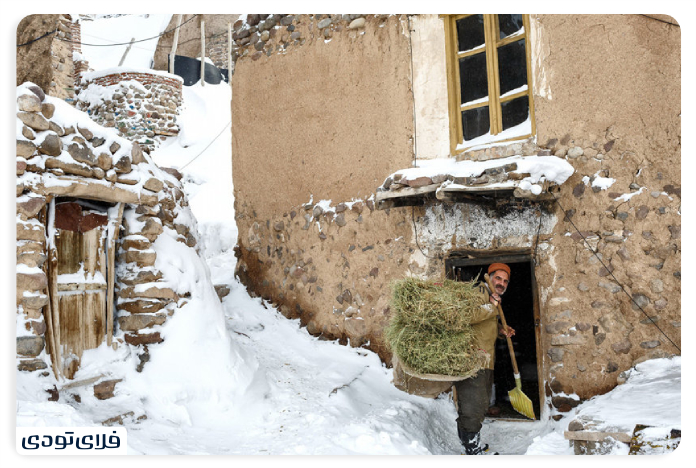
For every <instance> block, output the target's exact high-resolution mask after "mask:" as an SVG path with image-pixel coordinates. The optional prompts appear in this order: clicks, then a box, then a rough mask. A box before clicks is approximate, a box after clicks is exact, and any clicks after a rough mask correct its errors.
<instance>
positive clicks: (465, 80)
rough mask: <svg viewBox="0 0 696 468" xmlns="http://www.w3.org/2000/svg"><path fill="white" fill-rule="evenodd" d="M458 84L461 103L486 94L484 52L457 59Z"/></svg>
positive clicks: (486, 80)
mask: <svg viewBox="0 0 696 468" xmlns="http://www.w3.org/2000/svg"><path fill="white" fill-rule="evenodd" d="M459 85H460V87H461V91H462V102H461V103H462V104H465V103H467V102H471V101H473V100H475V99H480V98H482V97H486V96H488V74H487V73H486V53H485V52H482V53H480V54H476V55H470V56H469V57H464V58H462V59H459Z"/></svg>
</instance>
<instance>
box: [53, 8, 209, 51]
mask: <svg viewBox="0 0 696 468" xmlns="http://www.w3.org/2000/svg"><path fill="white" fill-rule="evenodd" d="M196 16H198V14H197V13H196V14H195V15H193V16H192V17H191V18H189V19H187V20H186V21H184V22H183V23H181V24H180V25H179V26H174V27H173V28H172V29H169V30H167V31H164V32H163V33H161V34H158V35H157V36H153V37H149V38H147V39H139V40H137V41H131V42H121V43H116V44H87V43H85V42H80V41H71V40H68V39H62V38H60V37H59V38H58V40H60V41H63V42H69V43H71V44H80V45H84V46H90V47H113V46H122V45H129V44H136V43H138V42H145V41H151V40H153V39H158V38H160V37H162V36H164V35H165V34H167V33H170V32H172V31H174V30H175V29H177V28H181V27H182V26H183V25H185V24H186V23H188V22H189V21H192V20H193V19H194V18H195V17H196Z"/></svg>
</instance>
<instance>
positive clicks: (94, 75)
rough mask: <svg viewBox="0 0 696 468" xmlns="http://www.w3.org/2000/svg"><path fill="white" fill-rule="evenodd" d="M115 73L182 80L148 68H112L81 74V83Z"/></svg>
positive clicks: (176, 76) (182, 80)
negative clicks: (144, 74)
mask: <svg viewBox="0 0 696 468" xmlns="http://www.w3.org/2000/svg"><path fill="white" fill-rule="evenodd" d="M117 73H146V74H149V75H158V76H166V77H167V78H171V79H172V80H178V81H181V82H182V83H183V82H184V79H183V78H182V77H180V76H178V75H172V74H171V73H168V72H165V71H162V70H152V69H150V68H132V67H113V68H105V69H103V70H97V71H92V72H85V73H83V74H82V82H86V81H91V80H94V79H96V78H101V77H102V76H108V75H115V74H117Z"/></svg>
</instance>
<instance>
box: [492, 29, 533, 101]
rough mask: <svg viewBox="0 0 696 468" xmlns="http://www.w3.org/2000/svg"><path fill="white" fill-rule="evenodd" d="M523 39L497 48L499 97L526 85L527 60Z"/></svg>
mask: <svg viewBox="0 0 696 468" xmlns="http://www.w3.org/2000/svg"><path fill="white" fill-rule="evenodd" d="M524 47H525V44H524V39H522V40H520V41H516V42H512V43H510V44H508V45H505V46H503V47H499V48H498V72H499V74H500V95H501V96H502V95H503V94H505V93H507V92H508V91H510V90H513V89H516V88H519V87H520V86H523V85H525V84H527V58H526V55H525V50H524Z"/></svg>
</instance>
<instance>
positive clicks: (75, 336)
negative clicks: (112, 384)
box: [44, 197, 123, 379]
mask: <svg viewBox="0 0 696 468" xmlns="http://www.w3.org/2000/svg"><path fill="white" fill-rule="evenodd" d="M122 206H123V205H122V204H119V209H117V210H114V209H113V207H112V204H110V203H106V202H100V201H96V200H84V199H76V198H67V197H66V198H56V199H54V200H52V201H51V202H50V208H49V215H48V220H47V232H48V233H49V238H48V256H49V262H48V268H47V276H48V286H49V288H48V289H49V305H48V307H47V308H46V309H45V311H44V314H45V319H46V323H47V330H46V339H47V348H48V349H49V352H50V353H51V357H52V360H53V361H54V372H56V373H57V375H58V374H59V375H62V376H64V377H65V378H67V379H72V378H73V377H74V375H75V373H76V372H77V370H78V368H79V366H80V361H81V359H82V354H83V352H84V351H86V350H90V349H94V348H97V347H99V346H100V345H101V343H102V342H103V341H104V340H107V342H108V344H111V339H110V338H111V335H112V334H113V313H112V311H113V295H114V278H115V273H114V271H115V257H114V252H115V250H114V249H115V246H114V241H115V237H114V233H115V232H116V230H117V229H118V228H119V226H120V221H121V220H120V217H121V215H122V213H123V211H122V209H120V207H122ZM116 215H117V216H118V217H117V216H116Z"/></svg>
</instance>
